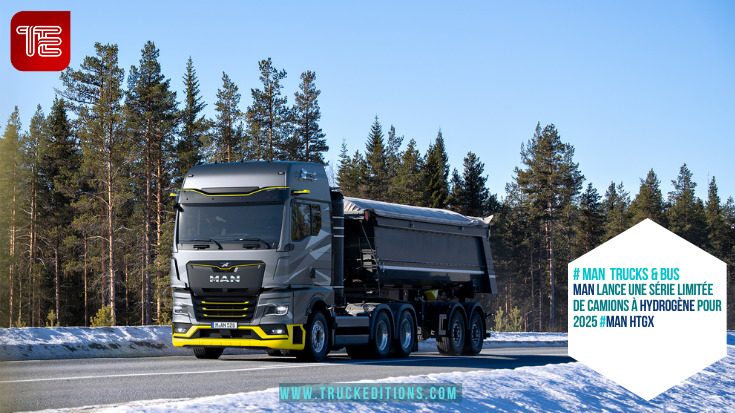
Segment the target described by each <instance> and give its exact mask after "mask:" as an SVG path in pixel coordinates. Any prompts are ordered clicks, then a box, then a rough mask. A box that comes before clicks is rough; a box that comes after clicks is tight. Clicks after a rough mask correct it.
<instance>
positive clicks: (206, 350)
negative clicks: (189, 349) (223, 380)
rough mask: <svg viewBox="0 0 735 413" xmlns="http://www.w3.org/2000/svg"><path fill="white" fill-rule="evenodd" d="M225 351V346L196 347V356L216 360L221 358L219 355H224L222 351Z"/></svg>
mask: <svg viewBox="0 0 735 413" xmlns="http://www.w3.org/2000/svg"><path fill="white" fill-rule="evenodd" d="M223 351H225V349H223V348H215V347H195V348H194V356H196V358H198V359H210V360H216V359H218V358H219V356H221V355H222V352H223Z"/></svg>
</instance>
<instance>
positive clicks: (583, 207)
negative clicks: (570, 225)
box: [577, 182, 605, 254]
mask: <svg viewBox="0 0 735 413" xmlns="http://www.w3.org/2000/svg"><path fill="white" fill-rule="evenodd" d="M601 199H602V198H601V197H600V194H599V193H598V192H597V189H595V187H593V186H592V183H591V182H590V183H588V184H587V189H586V190H585V191H584V193H582V197H581V199H580V203H579V212H580V218H579V222H578V224H577V248H578V249H579V251H580V252H581V253H582V254H585V253H587V252H589V251H592V249H594V248H595V247H597V246H598V245H600V242H601V241H602V236H603V234H604V233H605V228H604V224H605V218H604V215H603V210H602V202H601Z"/></svg>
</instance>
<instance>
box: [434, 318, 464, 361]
mask: <svg viewBox="0 0 735 413" xmlns="http://www.w3.org/2000/svg"><path fill="white" fill-rule="evenodd" d="M466 326H467V324H466V323H465V318H464V314H462V313H461V312H460V311H459V310H457V311H455V312H454V313H453V314H452V317H451V318H450V319H449V325H448V326H447V335H446V336H443V337H437V339H436V348H437V349H438V350H439V352H440V353H441V354H446V355H449V356H459V355H460V354H462V351H464V346H465V336H466V334H467V327H466Z"/></svg>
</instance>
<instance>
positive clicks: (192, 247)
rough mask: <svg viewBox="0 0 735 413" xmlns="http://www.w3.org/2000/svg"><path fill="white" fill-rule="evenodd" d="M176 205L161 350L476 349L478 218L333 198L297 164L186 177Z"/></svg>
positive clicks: (480, 285) (479, 328) (201, 353)
mask: <svg viewBox="0 0 735 413" xmlns="http://www.w3.org/2000/svg"><path fill="white" fill-rule="evenodd" d="M176 195H177V201H176V211H177V213H176V230H175V234H174V246H173V248H174V253H173V258H172V260H171V286H172V287H173V313H174V314H173V326H172V328H173V343H174V345H175V346H187V347H192V348H193V349H194V354H195V355H196V356H197V357H199V358H217V357H219V356H220V355H221V354H222V350H223V349H224V348H226V347H254V348H264V349H266V350H267V351H268V354H270V355H275V356H297V357H299V358H302V359H306V360H317V361H318V360H322V359H323V358H324V357H326V355H327V353H328V352H329V351H330V350H335V349H340V348H343V347H346V348H347V352H348V354H350V355H351V356H353V357H386V356H389V355H392V356H398V357H405V356H408V355H409V354H410V353H411V352H412V351H414V350H416V349H417V345H418V344H417V342H418V340H420V339H426V338H429V337H435V338H436V341H437V348H438V349H439V351H440V352H442V353H445V354H452V355H459V354H468V355H471V354H477V353H479V351H480V350H481V348H482V342H483V340H484V339H485V337H486V326H485V322H486V317H485V311H484V309H483V307H482V306H481V305H480V304H479V303H477V302H475V300H476V299H477V298H476V297H479V296H480V295H482V294H495V293H497V286H496V283H495V273H494V269H493V264H492V257H491V254H490V245H489V240H488V238H489V229H488V225H487V223H486V222H485V221H484V220H482V219H479V218H472V217H466V216H463V215H461V214H458V213H455V212H452V211H447V210H440V209H432V208H421V207H412V206H406V205H398V204H390V203H385V202H378V201H371V200H364V199H357V198H345V197H343V196H342V194H341V193H340V192H339V191H337V190H335V189H331V188H330V187H329V184H328V181H327V176H326V174H325V171H324V168H323V166H322V165H319V164H313V163H304V162H243V163H226V164H213V165H200V166H195V167H193V168H192V169H191V170H189V171H188V173H187V174H186V177H185V179H184V183H183V187H182V188H181V189H180V190H179V191H178V193H177V194H176Z"/></svg>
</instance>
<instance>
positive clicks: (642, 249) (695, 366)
mask: <svg viewBox="0 0 735 413" xmlns="http://www.w3.org/2000/svg"><path fill="white" fill-rule="evenodd" d="M568 271H569V284H568V285H569V302H568V303H569V355H570V356H571V357H574V358H575V359H577V360H578V361H580V362H582V363H584V364H585V365H587V366H589V367H590V368H592V369H594V370H596V371H597V372H599V373H600V374H602V375H604V376H606V377H608V378H609V379H611V380H613V381H615V382H616V383H618V384H620V385H621V386H623V387H625V388H626V389H628V390H630V391H631V392H633V393H635V394H637V395H638V396H640V397H642V398H644V399H646V400H651V399H652V398H654V397H656V396H657V395H659V394H661V393H663V392H665V391H666V390H668V389H669V388H671V387H673V386H676V385H677V384H679V383H681V382H682V381H683V380H685V379H687V378H688V377H689V376H691V375H693V374H695V373H697V372H699V371H700V370H702V369H704V368H705V367H707V366H709V365H710V364H712V363H714V362H716V361H717V360H719V359H721V358H723V357H725V356H726V354H727V337H726V334H727V328H726V307H727V298H726V289H727V283H726V265H725V263H724V262H722V261H720V260H719V259H717V258H715V257H713V256H711V255H710V254H708V253H707V252H705V251H703V250H702V249H700V248H698V247H696V246H694V245H693V244H691V243H689V242H688V241H686V240H684V239H683V238H681V237H679V236H677V235H675V234H674V233H672V232H670V231H668V230H667V229H666V228H663V227H662V226H660V225H658V224H656V223H655V222H653V221H651V220H650V219H646V220H644V221H642V222H640V223H639V224H637V225H635V226H634V227H632V228H630V229H628V230H627V231H625V232H623V233H621V234H620V235H618V236H617V237H615V238H612V239H611V240H609V241H608V242H606V243H604V244H602V245H600V246H599V247H597V248H595V249H594V250H592V251H590V252H589V253H587V254H585V255H583V256H582V257H580V258H578V259H576V260H574V261H573V262H571V263H570V264H569V267H568Z"/></svg>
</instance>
